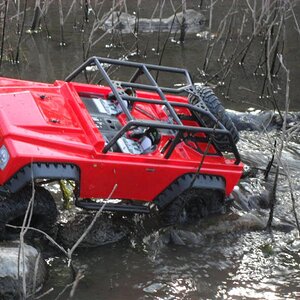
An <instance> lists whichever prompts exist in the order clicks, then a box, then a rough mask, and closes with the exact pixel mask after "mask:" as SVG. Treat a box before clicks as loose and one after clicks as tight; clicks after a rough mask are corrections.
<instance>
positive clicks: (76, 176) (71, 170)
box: [1, 163, 80, 193]
mask: <svg viewBox="0 0 300 300" xmlns="http://www.w3.org/2000/svg"><path fill="white" fill-rule="evenodd" d="M36 179H54V180H55V179H58V180H59V179H68V180H74V181H76V182H77V183H79V181H80V169H79V167H78V166H76V165H74V164H68V163H32V164H28V165H26V166H24V167H23V168H21V169H20V170H19V171H18V172H17V173H15V174H14V176H13V177H11V178H10V179H9V180H8V181H7V182H6V183H5V184H4V185H3V186H2V187H1V192H2V193H16V192H18V191H19V190H21V189H22V188H23V187H25V186H26V185H27V184H29V183H31V182H32V181H33V180H36Z"/></svg>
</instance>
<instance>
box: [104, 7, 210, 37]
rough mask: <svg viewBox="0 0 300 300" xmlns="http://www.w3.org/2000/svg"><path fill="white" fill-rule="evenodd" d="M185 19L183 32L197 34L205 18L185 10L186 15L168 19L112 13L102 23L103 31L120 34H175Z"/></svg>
mask: <svg viewBox="0 0 300 300" xmlns="http://www.w3.org/2000/svg"><path fill="white" fill-rule="evenodd" d="M184 17H185V26H184V28H185V32H186V33H197V32H199V31H200V30H201V29H203V27H204V24H205V17H204V15H203V14H201V13H200V12H198V11H196V10H194V9H187V10H186V14H185V15H184V14H183V13H182V12H179V13H177V14H176V15H172V16H170V17H168V18H162V19H159V18H152V19H148V18H137V16H135V15H131V14H128V13H125V12H118V11H114V12H113V13H112V14H111V15H110V16H109V17H108V18H107V20H106V21H105V22H104V24H103V26H102V28H103V29H104V30H108V31H109V30H112V29H117V30H120V31H122V33H131V32H134V31H135V30H138V31H139V32H156V31H160V32H169V31H171V32H176V31H178V30H180V29H181V26H182V25H181V24H182V21H183V18H184Z"/></svg>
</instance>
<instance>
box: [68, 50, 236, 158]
mask: <svg viewBox="0 0 300 300" xmlns="http://www.w3.org/2000/svg"><path fill="white" fill-rule="evenodd" d="M107 65H109V66H112V65H114V66H118V67H122V66H124V67H131V68H134V69H135V71H134V73H133V75H132V77H131V78H130V80H129V81H114V80H112V79H111V78H110V76H109V75H108V73H107V71H106V66H107ZM95 66H96V67H97V69H98V71H99V72H100V73H101V76H102V77H103V79H104V80H105V81H106V82H107V83H108V85H109V87H110V88H111V91H112V93H113V95H114V97H115V98H116V100H117V101H118V103H119V105H120V107H121V108H122V111H123V113H124V114H125V115H126V118H127V123H126V125H125V126H124V127H123V128H121V129H120V130H119V131H118V132H117V134H116V135H115V136H114V137H113V138H112V139H111V140H110V141H109V142H108V143H107V144H106V146H105V147H104V148H103V153H106V152H108V151H109V149H110V148H111V147H112V146H113V145H115V143H116V142H117V141H118V139H119V138H121V137H122V136H123V135H124V134H125V133H126V132H127V131H130V130H132V129H134V128H136V127H150V128H161V129H169V130H174V131H175V132H176V135H175V138H174V139H173V141H172V143H171V145H170V146H169V147H168V151H166V154H165V155H164V157H165V158H166V159H167V158H169V157H170V156H171V154H172V152H173V150H174V149H175V147H176V145H177V144H178V143H179V142H180V141H181V139H182V137H183V134H184V133H185V132H186V133H204V134H205V135H206V136H208V137H210V136H211V135H214V134H222V135H225V136H227V138H228V141H229V144H230V150H231V151H229V152H231V153H233V154H234V156H235V164H239V163H240V155H239V152H238V150H237V148H236V145H235V143H234V141H233V137H232V135H231V133H230V132H229V131H228V130H227V129H226V128H225V127H224V125H223V124H222V123H221V122H219V121H218V120H217V118H216V117H215V116H214V115H213V114H212V113H211V112H210V111H209V110H208V108H207V107H206V105H205V103H204V102H203V101H202V99H201V97H200V96H199V95H198V94H197V90H196V88H195V86H194V84H193V82H192V79H191V76H190V74H189V72H188V71H187V70H186V69H181V68H174V67H166V66H158V65H152V64H144V63H138V62H131V61H124V60H118V59H111V58H102V57H97V56H93V57H91V58H89V59H88V60H86V61H85V62H84V63H83V64H82V65H80V66H79V67H78V68H77V69H75V70H74V71H73V72H72V73H71V74H70V75H68V76H67V77H66V79H65V81H72V80H73V79H75V78H76V77H77V76H78V75H80V74H82V73H83V72H86V68H87V67H95ZM150 71H157V72H169V73H177V74H182V75H183V76H184V77H185V81H186V84H185V85H184V86H182V87H179V88H172V87H160V86H159V85H158V83H157V81H156V80H155V79H154V77H153V76H152V75H151V73H150ZM142 75H144V76H146V78H147V79H148V81H149V82H150V84H142V83H137V82H136V81H137V79H138V78H139V77H140V76H142ZM124 88H133V89H138V90H145V91H152V92H156V93H157V94H158V95H159V97H160V99H148V98H140V97H135V96H130V95H128V94H126V93H125V92H124V90H123V89H124ZM165 93H171V94H183V93H184V94H188V95H193V96H196V97H198V99H199V102H198V105H197V106H195V105H192V104H188V103H181V102H176V101H169V100H168V99H167V97H166V95H165ZM125 100H129V101H131V102H143V103H151V104H156V105H164V106H165V108H166V110H167V111H168V114H169V116H170V118H171V120H172V122H171V123H169V122H166V121H160V120H155V121H149V120H137V119H136V118H134V117H133V116H132V114H131V112H130V109H129V108H128V107H127V105H126V104H125ZM175 107H184V108H186V109H188V110H189V111H190V112H191V113H194V114H193V115H194V116H195V117H196V118H197V120H198V122H199V124H203V121H202V120H201V119H200V118H199V116H198V115H199V114H200V115H205V116H207V117H209V118H210V119H212V120H213V122H214V124H215V126H214V128H209V127H195V126H188V125H184V124H183V123H182V122H181V120H180V118H179V116H178V114H177V113H176V111H175V109H174V108H175ZM214 146H215V148H216V149H217V150H218V151H219V149H218V147H217V145H214ZM219 152H220V151H219Z"/></svg>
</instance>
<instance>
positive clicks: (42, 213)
mask: <svg viewBox="0 0 300 300" xmlns="http://www.w3.org/2000/svg"><path fill="white" fill-rule="evenodd" d="M31 197H32V187H30V186H28V187H25V188H24V189H22V190H21V191H19V192H17V193H15V194H12V195H11V196H7V197H1V198H0V240H7V239H12V238H16V237H17V235H18V234H19V232H20V229H12V228H10V227H7V226H6V224H11V225H15V226H22V224H23V220H24V216H25V214H26V210H27V207H28V204H29V201H30V199H31ZM57 215H58V211H57V208H56V204H55V201H54V199H53V197H52V195H51V194H50V192H49V191H47V190H46V189H44V188H42V187H39V186H36V187H35V193H34V204H33V212H32V217H31V222H30V226H31V227H34V228H37V229H40V230H42V231H44V232H46V233H48V234H51V233H52V229H53V227H54V224H55V223H56V219H57ZM34 233H35V232H32V231H31V230H29V231H28V233H26V235H25V237H26V236H27V238H31V237H33V236H35V234H34Z"/></svg>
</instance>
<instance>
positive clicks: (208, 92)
mask: <svg viewBox="0 0 300 300" xmlns="http://www.w3.org/2000/svg"><path fill="white" fill-rule="evenodd" d="M196 89H197V94H198V95H199V96H200V97H201V99H202V101H203V102H204V103H205V104H206V106H207V108H208V110H209V111H210V112H211V113H212V114H213V115H214V116H215V117H216V118H217V120H218V121H219V122H220V123H222V124H223V125H224V127H225V128H226V129H227V130H228V131H229V132H230V133H231V136H232V138H233V142H234V144H236V143H237V142H238V141H239V132H238V130H237V129H236V127H235V125H234V124H233V122H232V120H231V118H230V116H229V115H228V114H227V113H226V110H225V108H224V107H223V105H222V103H221V102H220V100H219V98H218V97H217V96H216V95H215V94H214V92H213V91H212V89H210V88H209V87H199V86H196ZM189 101H190V103H191V104H193V105H197V103H198V102H199V98H198V97H195V96H191V97H190V98H189ZM195 114H198V113H197V112H195ZM199 118H200V119H201V120H203V122H204V124H205V125H206V126H207V127H210V128H214V126H215V122H214V121H213V120H212V119H211V118H209V117H207V116H205V115H199ZM212 139H213V142H214V144H215V145H216V146H217V148H218V149H219V150H220V151H222V152H226V151H231V150H232V147H231V146H230V142H229V138H228V137H227V136H225V135H223V134H215V135H214V137H213V138H212Z"/></svg>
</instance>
